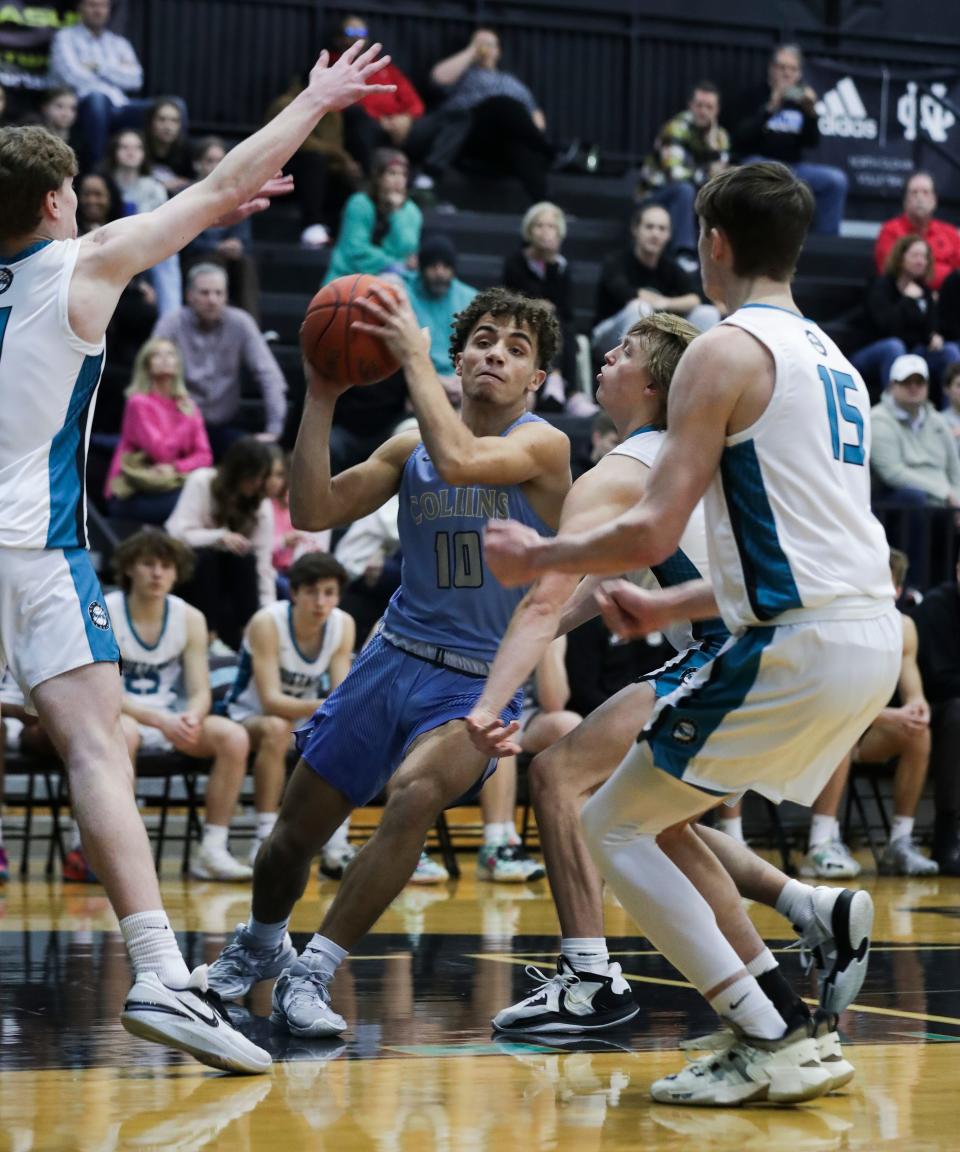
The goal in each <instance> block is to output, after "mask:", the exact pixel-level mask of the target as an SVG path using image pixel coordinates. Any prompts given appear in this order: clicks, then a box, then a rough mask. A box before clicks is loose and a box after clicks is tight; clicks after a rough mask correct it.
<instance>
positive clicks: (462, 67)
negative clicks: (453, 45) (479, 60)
mask: <svg viewBox="0 0 960 1152" xmlns="http://www.w3.org/2000/svg"><path fill="white" fill-rule="evenodd" d="M475 59H476V50H475V49H474V46H473V42H472V41H471V43H469V44H468V45H467V46H466V48H461V50H460V51H459V52H454V54H453V55H452V56H448V57H447V58H446V59H445V60H441V61H440V62H439V63H437V64H434V66H433V69H432V71H431V72H430V79H431V80H432V81H433V83H434V84H436V85H437V87H438V88H450V87H451V86H452V85H454V84H456V82H457V81H458V80H459V79H460V77H461V76H462V75H463V74H464V72H466V70H467V69H468V68H469V67H470V65H471V64H472V63H473V62H474V60H475Z"/></svg>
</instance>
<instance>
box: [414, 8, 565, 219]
mask: <svg viewBox="0 0 960 1152" xmlns="http://www.w3.org/2000/svg"><path fill="white" fill-rule="evenodd" d="M499 65H500V38H499V36H498V35H497V34H496V32H494V31H493V29H492V28H489V27H487V28H478V29H477V30H476V32H474V34H473V35H472V36H471V38H470V43H469V44H467V46H466V47H465V48H461V49H460V50H459V51H457V52H454V53H453V54H452V55H450V56H447V57H445V58H444V59H443V60H440V61H439V62H438V63H437V64H435V65H434V66H433V69H432V70H431V72H430V79H431V81H432V82H433V83H434V84H435V85H436V87H437V88H439V89H440V90H441V92H442V93H443V101H442V103H441V104H440V105H439V107H438V109H437V114H438V119H437V123H438V125H439V124H445V125H446V126H447V127H448V128H450V127H451V126H452V129H453V132H454V133H458V132H459V133H461V134H462V140H463V143H462V145H461V146H460V148H459V149H458V150H457V151H455V152H453V156H454V157H455V158H456V159H458V160H459V161H461V162H466V163H469V164H470V166H471V167H472V168H478V169H479V170H481V171H482V172H484V173H485V174H489V175H491V176H500V177H506V176H512V177H515V178H516V179H518V180H519V181H520V183H521V184H522V185H523V188H524V191H525V192H526V194H527V196H528V197H529V199H530V202H531V203H532V204H533V203H536V202H537V201H538V200H546V199H547V173H548V171H549V169H550V166H551V164H552V163H553V161H554V158H555V156H556V150H555V148H554V147H553V145H552V144H551V143H550V141H549V140H548V138H547V135H546V130H547V120H546V117H545V116H544V114H543V110H542V109H541V108H540V106H539V105H538V104H537V101H536V99H535V98H534V95H533V93H532V92H531V91H530V89H529V88H528V87H527V86H526V84H524V83H523V82H522V81H521V80H519V79H518V78H517V77H516V76H514V75H513V74H512V73H510V72H504V71H502V70H501V68H500V67H499ZM464 114H466V119H464ZM458 118H459V119H458ZM451 151H453V149H451ZM431 174H432V173H431Z"/></svg>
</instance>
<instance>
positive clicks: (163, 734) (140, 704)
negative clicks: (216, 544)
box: [106, 528, 253, 881]
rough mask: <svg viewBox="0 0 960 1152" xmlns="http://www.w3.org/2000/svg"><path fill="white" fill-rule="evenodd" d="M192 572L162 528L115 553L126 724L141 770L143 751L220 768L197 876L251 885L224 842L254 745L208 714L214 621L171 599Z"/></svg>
mask: <svg viewBox="0 0 960 1152" xmlns="http://www.w3.org/2000/svg"><path fill="white" fill-rule="evenodd" d="M192 566H193V554H192V553H191V551H190V549H189V548H187V547H186V546H185V545H183V544H181V543H180V541H178V540H174V539H173V538H172V537H170V536H167V535H166V534H165V533H163V532H161V531H159V530H158V529H155V528H144V529H142V530H141V531H140V532H136V533H134V535H132V536H128V537H127V539H126V540H124V541H122V542H121V543H120V544H119V545H118V546H117V548H116V550H115V551H114V554H113V570H114V575H115V577H116V580H117V583H118V584H119V585H120V587H119V588H118V589H117V590H115V591H113V592H108V593H107V595H106V604H107V612H108V613H109V616H110V621H111V623H112V625H113V630H114V633H115V634H116V637H117V643H118V644H119V646H120V658H121V660H122V668H123V701H122V704H121V709H122V712H121V716H120V722H121V724H122V726H123V735H124V738H125V739H126V742H127V749H128V751H129V753H130V762H131V763H132V764H133V765H134V766H136V763H137V754H138V752H140V751H141V750H142V751H149V752H172V751H174V750H176V751H177V752H180V753H182V754H183V755H185V756H190V757H196V758H198V759H207V758H211V759H212V760H213V766H212V767H211V769H210V776H209V779H208V780H207V788H206V818H205V820H204V825H203V840H202V842H201V844H200V850H199V852H198V853H197V855H196V857H195V858H194V860H193V863H192V865H191V868H190V874H191V875H192V876H194V877H196V878H197V879H199V880H231V881H233V880H249V879H250V877H251V876H252V875H253V869H252V868H250V867H248V866H247V865H246V864H242V863H241V862H240V861H239V860H236V859H235V858H234V857H233V856H231V855H230V853H229V851H228V849H227V837H228V834H229V828H230V818H231V816H232V815H233V811H234V809H235V808H236V805H237V801H238V800H239V798H240V790H241V788H242V787H243V778H244V776H245V775H246V771H247V754H248V753H249V751H250V741H249V739H248V738H247V734H246V732H245V731H244V730H243V728H242V727H241V726H240V725H239V724H235V723H234V722H233V721H232V720H227V719H226V718H225V717H223V716H214V715H212V714H211V706H212V702H213V701H212V697H211V693H210V671H209V668H208V666H207V622H206V620H205V619H204V618H203V614H202V613H201V612H198V611H197V609H196V608H193V607H191V605H189V604H187V603H186V601H184V600H181V599H180V597H179V596H174V595H173V589H174V587H175V586H176V585H177V584H182V583H183V582H185V581H186V580H187V579H189V577H190V573H191V569H192Z"/></svg>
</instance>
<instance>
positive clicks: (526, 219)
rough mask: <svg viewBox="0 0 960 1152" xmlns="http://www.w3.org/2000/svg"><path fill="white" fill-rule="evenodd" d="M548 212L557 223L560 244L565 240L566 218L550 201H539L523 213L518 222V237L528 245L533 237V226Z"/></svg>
mask: <svg viewBox="0 0 960 1152" xmlns="http://www.w3.org/2000/svg"><path fill="white" fill-rule="evenodd" d="M548 212H552V213H553V215H554V217H556V221H557V235H558V236H559V238H560V242H561V243H563V241H564V240H565V239H566V236H567V218H566V216H565V215H564V212H563V209H562V208H561V207H560V206H559V205H557V204H554V203H552V202H551V201H550V200H540V201H538V202H537V203H536V204H532V205H531V206H530V207H529V208H528V209H527V210H526V212H525V213H524V215H523V220H522V221H521V222H520V235H521V236H522V237H523V238H524V240H526V241H527V243H528V244H529V243H530V238H531V237H532V236H533V226H534V224H536V222H537V221H538V220H539V219H540V217H541V216H546V214H547V213H548Z"/></svg>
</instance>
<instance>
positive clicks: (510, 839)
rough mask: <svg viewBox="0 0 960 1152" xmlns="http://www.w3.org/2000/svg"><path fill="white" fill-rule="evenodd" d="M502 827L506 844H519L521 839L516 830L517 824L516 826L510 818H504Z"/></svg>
mask: <svg viewBox="0 0 960 1152" xmlns="http://www.w3.org/2000/svg"><path fill="white" fill-rule="evenodd" d="M503 827H504V830H505V831H506V833H507V843H508V844H521V843H522V841H521V839H520V833H519V832H518V831H517V826H516V824H514V822H513V821H512V820H506V821H505V822H504V825H503Z"/></svg>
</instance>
